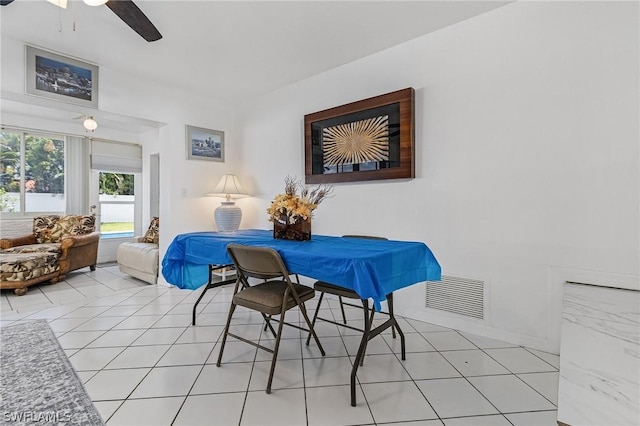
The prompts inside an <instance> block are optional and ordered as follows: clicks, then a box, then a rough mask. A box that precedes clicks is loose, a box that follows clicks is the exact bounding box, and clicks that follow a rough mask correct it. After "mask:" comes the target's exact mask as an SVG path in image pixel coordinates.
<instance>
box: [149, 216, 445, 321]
mask: <svg viewBox="0 0 640 426" xmlns="http://www.w3.org/2000/svg"><path fill="white" fill-rule="evenodd" d="M229 243H237V244H245V245H250V246H260V247H271V248H274V249H276V250H277V251H278V252H279V253H280V256H281V257H282V260H283V261H284V263H285V265H286V266H287V269H288V270H289V271H290V272H291V273H296V274H300V275H303V276H306V277H310V278H315V279H318V280H322V281H326V282H330V283H333V284H336V285H340V286H343V287H346V288H350V289H352V290H354V291H355V292H356V293H358V294H359V295H360V296H361V297H362V298H363V299H368V298H372V299H373V302H374V306H375V307H376V310H380V302H382V301H384V300H385V299H386V295H387V294H389V293H391V292H393V291H395V290H398V289H400V288H403V287H407V286H410V285H412V284H415V283H419V282H423V281H437V280H440V265H439V264H438V261H437V260H436V258H435V257H434V256H433V253H431V250H429V248H428V247H427V246H426V245H425V244H424V243H420V242H409V241H393V240H368V239H361V238H341V237H329V236H324V235H313V237H312V239H311V241H288V240H276V239H274V238H273V233H272V231H266V230H259V229H250V230H241V231H236V232H231V233H220V232H195V233H189V234H181V235H178V236H177V237H175V239H174V240H173V241H172V242H171V244H170V245H169V248H168V249H167V252H166V253H165V256H164V259H163V260H162V275H163V276H164V278H165V279H166V280H167V281H168V282H169V283H171V284H175V285H176V286H178V287H180V288H190V289H196V288H198V287H200V286H202V285H204V284H206V283H207V282H208V271H209V269H208V265H209V264H230V263H232V262H231V259H230V258H229V255H228V253H227V249H226V248H227V245H228V244H229Z"/></svg>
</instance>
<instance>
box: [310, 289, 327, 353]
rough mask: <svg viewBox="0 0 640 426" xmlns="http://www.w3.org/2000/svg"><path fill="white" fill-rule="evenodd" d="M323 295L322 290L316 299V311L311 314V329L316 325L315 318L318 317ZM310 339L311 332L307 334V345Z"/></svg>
mask: <svg viewBox="0 0 640 426" xmlns="http://www.w3.org/2000/svg"><path fill="white" fill-rule="evenodd" d="M323 297H324V292H323V291H321V292H320V298H319V299H318V305H317V306H316V313H315V314H313V321H311V330H313V327H315V326H316V320H317V319H318V313H319V312H320V305H321V304H322V298H323ZM310 341H311V332H309V335H308V336H307V346H309V342H310Z"/></svg>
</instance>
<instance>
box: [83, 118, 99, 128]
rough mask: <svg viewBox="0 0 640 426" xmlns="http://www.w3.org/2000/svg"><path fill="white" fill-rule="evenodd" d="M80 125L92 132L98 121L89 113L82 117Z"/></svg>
mask: <svg viewBox="0 0 640 426" xmlns="http://www.w3.org/2000/svg"><path fill="white" fill-rule="evenodd" d="M82 125H83V126H84V128H85V129H87V132H93V131H95V130H96V129H97V128H98V123H97V122H96V120H94V119H93V116H91V115H90V116H89V117H87V118H85V119H84V121H83V122H82Z"/></svg>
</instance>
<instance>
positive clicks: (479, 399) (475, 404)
mask: <svg viewBox="0 0 640 426" xmlns="http://www.w3.org/2000/svg"><path fill="white" fill-rule="evenodd" d="M416 384H417V385H418V387H419V388H420V390H421V391H422V393H423V394H424V395H425V396H426V397H427V400H428V401H429V403H431V406H432V407H433V409H434V410H435V412H436V413H437V414H438V416H439V417H441V418H446V417H464V416H479V415H485V414H497V413H498V410H496V408H495V407H494V406H492V405H491V403H490V402H489V401H487V399H486V398H485V397H484V396H482V394H481V393H480V392H478V391H477V390H476V389H475V388H474V387H473V386H471V385H470V384H469V382H467V381H466V380H465V379H462V378H460V379H436V380H420V381H418V382H416Z"/></svg>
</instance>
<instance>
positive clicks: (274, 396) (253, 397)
mask: <svg viewBox="0 0 640 426" xmlns="http://www.w3.org/2000/svg"><path fill="white" fill-rule="evenodd" d="M306 422H307V416H306V409H305V393H304V389H280V390H277V391H274V392H272V393H271V394H270V395H267V393H266V392H264V391H256V392H249V393H248V394H247V400H246V402H245V408H244V410H243V413H242V419H241V420H240V425H242V426H254V425H255V426H299V425H304V424H306Z"/></svg>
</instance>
